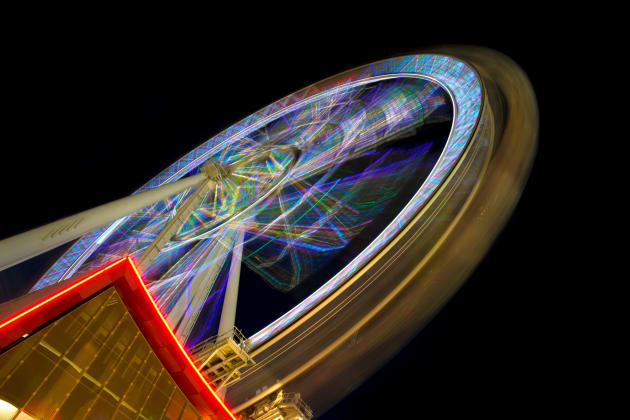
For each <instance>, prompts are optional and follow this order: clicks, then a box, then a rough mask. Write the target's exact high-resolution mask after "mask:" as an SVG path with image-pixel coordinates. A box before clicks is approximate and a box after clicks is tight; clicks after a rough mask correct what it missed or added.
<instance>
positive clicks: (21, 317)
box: [0, 257, 237, 420]
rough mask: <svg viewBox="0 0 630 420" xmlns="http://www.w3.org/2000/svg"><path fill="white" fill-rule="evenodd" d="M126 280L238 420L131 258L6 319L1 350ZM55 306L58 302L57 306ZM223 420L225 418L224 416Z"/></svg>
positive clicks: (204, 384) (1, 330)
mask: <svg viewBox="0 0 630 420" xmlns="http://www.w3.org/2000/svg"><path fill="white" fill-rule="evenodd" d="M125 261H127V262H128V263H129V267H131V270H125V271H124V272H121V273H120V274H121V276H120V277H116V276H113V275H112V276H110V278H108V279H103V278H102V275H104V274H105V273H106V272H110V271H111V270H113V269H114V268H115V267H117V266H120V267H121V268H122V267H123V266H122V265H121V263H123V262H125ZM130 272H133V273H135V276H132V275H125V273H130ZM108 274H109V273H108ZM99 279H101V280H106V281H105V282H104V283H103V284H102V285H99V283H98V282H97V280H99ZM123 279H127V280H131V281H132V282H133V283H134V284H133V285H131V286H135V288H137V289H138V290H141V291H142V295H143V297H142V298H141V299H139V301H137V302H135V303H136V304H138V305H141V306H142V307H143V308H144V309H145V310H147V309H148V310H153V311H154V315H157V317H156V318H157V319H159V320H161V323H162V324H163V325H162V326H163V327H164V328H165V329H166V331H168V333H169V336H168V337H165V339H166V340H165V341H168V342H170V343H171V344H172V343H175V344H176V346H175V347H176V349H178V350H179V351H180V352H181V355H182V356H184V360H185V363H187V364H188V371H190V369H192V371H193V372H195V374H196V377H197V378H198V379H199V380H200V382H199V385H200V386H202V387H204V388H205V389H206V390H208V391H210V394H211V395H212V397H213V398H214V399H215V400H216V402H217V403H218V406H217V407H220V408H222V409H223V410H224V412H225V414H227V416H228V417H229V418H230V419H232V420H237V418H236V417H235V416H234V415H233V414H232V412H231V411H230V409H229V408H228V407H227V406H226V405H225V403H224V402H223V400H222V399H221V398H220V397H219V396H218V395H217V394H216V393H215V392H214V389H212V387H211V386H210V384H209V383H208V381H207V380H206V378H205V377H204V376H203V375H202V374H201V372H200V371H199V370H198V369H197V366H196V365H195V363H194V362H193V361H192V359H191V358H190V356H189V355H188V353H187V352H186V350H185V349H184V347H183V346H182V345H181V343H180V342H179V340H178V339H177V337H176V336H175V333H173V330H172V329H171V328H170V326H169V325H168V322H167V321H166V319H165V318H164V316H163V315H162V313H161V312H160V310H159V308H158V307H157V305H156V304H155V301H154V300H153V298H152V297H151V294H150V293H149V291H148V290H147V288H146V286H145V285H144V282H143V281H142V276H140V273H139V272H138V270H137V268H136V266H135V265H134V263H133V260H132V259H131V257H124V258H121V259H119V260H117V261H115V262H113V263H111V264H109V265H108V266H106V267H104V268H102V269H100V270H98V271H97V272H95V273H92V274H90V275H88V276H87V277H85V278H83V279H80V280H78V281H76V282H74V283H72V284H71V285H69V286H68V287H66V288H64V289H63V290H60V291H59V292H57V293H55V294H53V295H52V296H49V297H47V298H45V299H44V300H42V301H41V302H38V303H36V304H34V305H32V306H30V307H28V308H27V309H25V310H23V311H21V312H20V313H18V314H17V315H14V316H12V317H11V318H9V319H7V320H5V321H4V322H2V323H1V324H0V333H3V334H0V348H2V347H3V346H6V345H9V344H11V343H12V342H14V341H16V340H17V339H19V338H20V337H21V335H22V333H24V332H28V333H30V332H31V331H33V330H34V329H36V328H38V327H40V326H41V325H43V324H45V323H46V322H48V321H49V320H50V319H51V318H53V317H55V316H57V315H60V314H62V313H64V312H65V311H67V310H68V309H70V308H71V307H73V306H74V305H76V304H77V303H81V302H82V301H84V300H85V299H86V298H88V297H89V296H91V295H93V294H94V293H97V292H98V291H100V290H102V289H103V288H105V287H107V286H109V285H111V284H112V282H116V284H119V283H121V281H122V283H125V282H124V280H123ZM93 282H96V283H95V284H96V285H99V287H98V289H94V290H93V291H90V290H89V289H88V290H87V296H86V295H81V291H83V292H84V293H85V292H86V290H84V289H85V288H86V287H88V286H90V285H91V284H92V283H93ZM127 284H128V283H127ZM79 288H81V289H79ZM117 289H118V287H117ZM73 290H74V291H76V292H77V294H74V295H69V293H70V292H72V291H73ZM118 291H119V293H120V289H118ZM64 296H65V297H67V298H68V299H61V298H63V297H64ZM121 297H125V296H121ZM124 300H125V299H123V301H124ZM147 302H150V307H149V308H147V307H146V306H147V305H146V303H147ZM55 303H57V305H55ZM129 310H130V312H132V310H131V308H129ZM42 311H44V314H43V315H44V316H46V317H47V318H45V319H44V318H43V317H39V318H38V315H41V312H42ZM132 317H133V314H132ZM135 321H136V323H139V322H140V323H142V320H141V319H135ZM8 327H11V328H8ZM138 327H140V324H138ZM141 330H142V328H141ZM158 330H159V329H156V330H154V331H151V332H152V333H153V334H154V336H155V334H157V333H159V331H158ZM162 334H163V332H162ZM145 338H148V337H145ZM158 358H159V357H158ZM170 373H171V374H173V372H170ZM184 393H186V392H184ZM191 402H193V401H192V400H191ZM204 404H205V403H204ZM193 405H196V404H194V403H193ZM212 410H216V408H213V409H212ZM202 411H203V410H202ZM216 414H220V413H216ZM222 417H224V416H222Z"/></svg>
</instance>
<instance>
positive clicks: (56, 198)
mask: <svg viewBox="0 0 630 420" xmlns="http://www.w3.org/2000/svg"><path fill="white" fill-rule="evenodd" d="M304 35H305V36H304V37H303V38H300V41H299V44H298V41H297V40H295V39H294V40H293V41H291V40H290V39H289V40H288V41H287V40H284V41H283V42H279V43H278V44H277V45H276V46H275V47H274V48H270V47H261V46H257V47H252V46H251V44H246V43H242V42H237V41H233V42H232V41H229V40H221V41H222V42H218V41H219V40H218V39H217V38H216V36H217V35H216V34H214V35H213V37H212V42H210V41H209V42H208V43H207V44H206V45H198V43H195V45H191V44H189V43H187V42H185V41H182V42H181V43H180V44H178V43H176V42H174V41H171V39H170V38H169V37H164V38H159V39H157V38H156V39H152V37H151V36H149V35H145V36H143V37H142V38H141V40H140V41H127V40H124V41H123V40H118V39H117V40H115V41H114V40H112V39H110V38H108V37H106V36H103V37H99V39H94V40H91V39H90V40H85V39H83V40H79V39H78V38H80V37H77V36H76V34H68V35H67V36H63V37H60V38H57V37H50V38H48V37H41V38H38V40H37V41H36V42H33V43H29V48H22V47H17V46H15V47H10V48H9V50H8V51H7V52H6V53H5V57H4V58H5V60H4V61H5V65H6V66H7V69H8V70H9V71H8V74H9V76H8V77H7V76H6V75H5V78H4V81H3V82H2V83H3V85H4V95H3V102H4V103H5V105H9V107H8V110H7V111H5V113H4V121H5V122H4V127H3V138H2V150H1V153H2V165H1V166H0V177H1V179H2V180H3V181H2V189H3V197H4V201H3V206H2V208H1V213H0V238H4V237H7V236H10V235H13V234H16V233H19V232H22V231H24V230H27V229H29V228H33V227H37V226H38V225H41V224H44V223H47V222H51V221H54V220H56V219H58V218H61V217H63V216H67V215H70V214H73V213H75V212H78V211H81V210H84V209H87V208H91V207H93V206H96V205H99V204H102V203H105V202H108V201H110V200H114V199H117V198H120V197H122V196H125V195H127V194H129V193H131V192H132V191H134V190H135V189H137V188H138V187H139V186H141V185H142V184H143V183H144V182H146V181H147V180H148V179H150V178H151V177H152V176H154V175H155V174H157V173H158V172H159V171H160V170H162V169H164V168H165V167H167V166H168V165H170V164H171V163H172V162H173V161H175V160H176V159H178V158H179V157H180V156H182V155H183V154H185V153H187V152H188V151H190V150H191V149H192V148H194V147H195V146H197V145H199V144H200V143H202V142H203V141H205V140H206V139H208V138H209V137H211V136H213V135H214V134H216V133H218V132H220V131H221V130H223V129H225V128H227V127H228V126H229V125H231V124H232V123H234V122H236V121H238V120H240V119H242V118H244V117H246V116H247V115H249V114H250V113H252V112H255V111H257V110H258V109H260V108H262V107H264V106H266V105H268V104H269V103H271V102H272V101H274V100H277V99H279V98H281V97H283V96H286V95H287V94H290V93H292V92H294V91H296V90H298V89H300V88H302V87H304V86H306V85H308V84H310V83H313V82H317V81H319V80H321V79H323V78H326V77H328V76H331V75H334V74H336V73H339V72H342V71H344V70H347V69H349V68H352V67H354V66H357V65H361V64H365V63H368V62H371V61H376V60H379V59H383V58H387V57H390V56H395V55H402V54H407V53H413V52H414V51H417V50H419V49H422V48H426V47H429V46H431V45H437V44H449V43H456V44H457V43H458V44H476V45H482V46H487V47H491V48H494V49H496V50H499V51H501V52H503V53H505V54H507V55H508V56H510V57H512V58H513V59H514V60H515V61H516V62H518V63H519V64H520V65H521V66H522V67H523V68H524V70H525V71H526V73H527V74H528V76H529V77H530V79H531V81H532V83H533V85H534V89H535V91H536V93H537V97H538V101H539V111H540V114H541V120H540V137H539V149H538V152H537V157H536V160H535V163H534V167H533V170H532V174H531V177H530V179H529V182H528V184H527V187H526V189H525V191H524V193H523V196H522V198H521V201H520V203H519V204H518V207H517V208H516V210H515V212H514V214H513V216H512V218H511V219H510V221H509V223H508V224H507V225H506V227H505V229H504V230H503V231H502V233H501V234H500V236H499V237H498V239H497V240H496V242H495V244H494V246H493V247H492V248H491V250H490V252H489V253H488V255H487V256H486V257H485V259H484V260H483V261H482V262H481V264H480V265H479V266H478V268H477V269H476V270H475V271H474V273H473V274H472V275H471V277H470V278H469V280H468V281H467V283H465V285H464V286H463V287H462V288H461V289H460V291H459V292H458V293H457V294H456V295H455V296H454V297H453V298H452V299H451V300H450V302H449V303H448V304H447V305H446V306H445V307H444V309H443V310H442V311H441V312H439V313H438V315H437V316H436V317H435V318H434V319H433V320H432V321H431V322H430V323H429V325H428V326H427V327H426V328H425V329H424V330H422V331H421V332H420V333H419V335H418V336H416V338H415V339H414V340H413V341H411V342H410V343H409V345H407V346H406V347H405V348H403V350H402V351H401V352H400V353H399V354H398V355H397V356H396V357H395V358H394V359H393V360H392V361H391V362H389V364H387V365H386V366H385V367H384V368H383V369H381V370H380V371H378V372H377V373H376V374H375V375H374V376H373V377H372V378H371V379H369V380H368V381H367V382H365V383H364V384H363V385H362V386H361V387H359V388H358V389H356V390H355V391H354V392H353V393H351V394H350V395H349V396H348V397H346V398H345V399H344V400H343V401H342V402H340V403H339V404H338V405H336V406H335V407H333V408H332V409H331V410H330V411H329V412H327V413H325V414H324V415H322V416H321V417H319V418H321V419H324V420H333V419H370V418H394V417H396V418H400V417H404V418H421V417H423V415H424V414H425V413H435V412H441V411H445V412H446V413H477V414H484V413H488V412H493V413H497V414H505V415H506V416H507V417H511V415H512V414H514V413H519V412H523V411H525V410H528V409H531V406H532V405H533V402H534V401H540V400H541V399H545V398H548V395H550V392H551V389H552V388H553V385H552V384H550V383H549V381H546V380H543V377H544V374H543V372H542V369H541V365H542V364H545V365H547V364H549V363H551V364H553V363H552V362H553V360H551V359H553V358H555V357H560V356H559V355H558V354H556V353H555V352H552V351H551V350H550V348H549V344H548V341H547V339H546V333H543V332H542V328H541V324H544V323H545V322H548V321H546V320H545V319H543V315H542V312H543V310H544V308H545V307H546V306H547V303H548V297H547V292H548V290H549V289H550V288H551V287H552V284H553V283H554V281H555V279H556V278H557V275H558V273H559V271H558V268H557V267H558V266H562V265H563V264H566V263H567V260H565V259H564V257H561V258H559V255H558V251H557V250H558V248H560V247H562V244H561V240H562V239H561V238H562V235H561V233H560V232H559V230H558V227H557V224H556V223H555V221H556V220H558V219H559V218H561V217H562V215H561V212H560V210H559V209H558V208H557V207H555V206H553V205H550V204H549V203H551V202H553V201H554V200H557V198H558V197H557V196H556V189H557V184H551V185H550V184H549V182H547V180H548V177H549V176H550V175H551V174H554V173H555V171H556V170H555V169H554V164H555V163H554V162H555V160H556V159H557V157H558V156H559V155H560V152H561V145H559V143H558V141H557V134H558V129H557V128H556V127H553V126H552V124H551V123H550V120H549V117H548V115H549V114H548V112H549V110H550V109H552V108H553V105H552V103H553V101H554V99H555V98H554V97H553V95H552V93H551V91H550V89H549V87H550V86H551V84H552V83H553V81H552V80H550V79H549V76H547V68H546V67H547V66H548V64H547V63H546V60H548V59H549V58H550V57H551V56H552V52H551V50H550V48H549V47H543V44H542V43H534V44H532V40H531V39H528V40H525V38H524V37H522V36H521V35H522V28H514V29H512V30H511V31H510V30H509V29H506V28H503V30H502V31H501V34H497V33H494V32H490V31H488V32H487V33H484V34H481V35H479V34H477V35H475V32H474V30H471V31H462V33H460V34H456V33H454V32H449V34H448V35H447V36H446V37H442V38H438V37H436V36H424V35H423V32H422V31H419V32H417V33H416V34H415V36H414V37H413V38H411V37H409V36H400V34H396V33H390V34H388V35H382V34H373V35H372V34H370V33H366V34H363V35H361V37H360V41H354V42H333V41H332V40H334V37H332V38H330V39H329V40H327V41H326V42H324V41H323V40H322V38H320V37H319V36H315V35H311V36H310V37H308V36H306V34H304ZM329 37H331V35H329ZM217 44H221V46H217ZM543 238H545V239H544V240H543ZM52 257H53V256H48V257H47V258H48V260H46V258H44V259H43V260H42V261H40V262H38V264H39V266H34V267H29V269H28V270H30V271H29V273H30V274H28V275H29V276H31V277H30V279H31V280H35V277H33V276H35V275H36V274H37V273H38V272H42V271H43V270H45V269H46V264H47V263H50V262H51V261H52ZM551 266H553V267H555V268H554V269H547V268H548V267H551ZM20 275H23V276H26V274H24V273H21V272H15V273H13V274H11V275H10V276H13V281H14V280H15V278H16V276H18V277H19V276H20ZM7 276H9V275H6V274H4V277H2V276H0V292H2V293H3V294H4V295H9V294H11V293H17V291H18V289H17V288H15V287H12V286H9V285H8V283H7V281H8V280H7V278H8V277H7ZM9 280H11V279H9ZM23 281H24V282H28V281H29V278H24V280H23ZM2 282H4V283H2ZM546 372H547V373H548V371H546ZM401 410H402V411H401ZM402 412H406V413H412V414H411V415H407V416H402V415H401V414H402ZM395 413H397V414H395Z"/></svg>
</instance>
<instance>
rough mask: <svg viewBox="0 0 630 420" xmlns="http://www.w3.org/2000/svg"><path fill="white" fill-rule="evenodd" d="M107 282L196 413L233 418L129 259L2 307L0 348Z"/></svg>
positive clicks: (70, 306) (85, 297) (67, 308)
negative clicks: (11, 310)
mask: <svg viewBox="0 0 630 420" xmlns="http://www.w3.org/2000/svg"><path fill="white" fill-rule="evenodd" d="M110 285H113V286H114V287H115V288H116V291H117V292H118V294H119V295H120V298H121V300H122V301H123V304H124V305H125V306H126V307H127V310H128V311H129V313H130V315H131V317H132V318H133V319H134V321H135V323H136V325H137V326H138V328H139V329H140V331H141V332H142V334H143V335H144V337H145V338H146V340H147V341H148V343H149V345H150V346H151V348H152V349H153V351H154V352H155V354H156V356H157V357H158V359H159V360H160V362H161V363H162V364H163V365H164V368H165V369H166V370H167V371H168V372H169V373H170V375H171V377H172V378H173V380H174V381H175V383H176V384H177V386H178V387H179V388H180V389H181V391H182V392H183V393H184V394H185V395H186V397H187V398H188V399H189V400H190V402H191V403H192V404H193V406H195V408H196V409H197V411H199V413H200V414H201V415H203V416H218V417H219V419H222V420H223V419H225V420H236V417H235V416H234V414H232V412H231V411H230V409H229V408H228V407H227V406H226V404H225V402H223V400H222V399H221V398H220V397H219V396H218V395H217V394H216V393H215V392H214V389H212V387H211V386H210V384H209V383H208V381H207V380H206V378H205V377H204V376H203V375H202V374H201V373H200V372H199V370H198V369H197V367H196V366H195V363H194V362H193V360H192V359H191V358H190V356H189V355H188V353H187V352H186V350H185V349H184V347H183V346H182V344H181V343H180V342H179V340H178V339H177V337H176V336H175V334H174V333H173V330H172V329H171V328H170V326H169V325H168V323H167V322H166V320H165V319H164V316H163V315H162V313H161V312H160V310H159V309H158V307H157V305H156V304H155V301H154V300H153V298H152V297H151V295H150V294H149V291H148V290H147V288H146V287H145V285H144V282H143V281H142V277H141V276H140V273H138V270H137V269H136V267H135V265H134V263H133V261H132V260H131V258H130V257H125V258H121V259H119V260H117V261H115V262H113V263H111V264H109V265H108V266H106V267H104V268H102V269H100V270H98V271H95V272H94V273H91V274H89V275H87V276H84V277H81V278H79V279H76V280H70V281H67V282H64V286H63V287H59V286H57V287H51V288H50V289H51V290H50V293H48V294H39V293H38V295H39V296H38V299H36V300H35V301H34V302H32V300H33V299H30V301H29V300H27V302H28V303H27V304H26V305H25V304H24V303H22V304H21V305H20V304H15V303H14V304H12V305H11V304H10V306H8V305H7V306H5V305H3V306H5V308H12V309H15V311H14V312H12V313H11V314H10V315H8V316H4V317H2V318H0V351H1V350H4V349H5V348H6V347H8V346H10V345H12V344H13V343H15V342H16V341H18V340H20V339H21V338H22V337H24V336H26V335H27V334H30V333H32V332H33V331H35V330H36V329H38V328H40V327H42V326H44V325H45V324H47V323H48V322H50V321H51V320H53V319H54V318H56V317H58V316H59V315H62V314H63V313H65V312H66V311H68V310H70V309H71V308H73V307H74V306H76V305H78V304H80V303H81V302H83V301H85V300H86V299H87V298H89V297H91V296H93V295H95V294H96V293H98V292H100V291H102V290H103V289H105V288H106V287H108V286H110ZM46 289H48V288H46ZM46 289H42V291H43V290H46ZM18 299H19V298H18ZM16 300H17V299H16ZM2 312H6V310H5V311H2ZM0 316H2V315H1V312H0Z"/></svg>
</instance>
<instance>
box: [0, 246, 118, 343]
mask: <svg viewBox="0 0 630 420" xmlns="http://www.w3.org/2000/svg"><path fill="white" fill-rule="evenodd" d="M123 261H125V258H121V259H120V260H118V261H115V262H113V263H111V264H110V265H108V266H106V267H105V268H102V269H100V270H99V271H97V272H96V273H92V274H90V275H89V276H87V277H86V278H84V279H81V280H79V281H77V282H76V283H73V284H72V285H70V286H68V287H67V288H65V289H63V290H61V291H60V292H58V293H55V294H54V295H52V296H50V297H48V298H46V299H44V300H43V301H41V302H39V303H37V304H35V305H33V306H31V307H30V308H28V309H26V310H24V311H22V312H20V313H19V314H17V315H15V316H14V317H12V318H9V319H8V320H6V321H5V322H3V323H2V324H0V330H2V329H3V328H4V327H6V326H7V325H9V324H12V323H14V322H15V321H17V320H18V319H20V318H23V317H24V316H26V315H28V314H30V313H31V312H33V311H35V310H36V309H38V308H41V307H42V306H44V305H46V304H47V303H49V302H51V301H53V300H56V299H59V298H60V297H61V296H63V295H65V294H66V293H68V292H70V291H72V290H74V289H76V288H77V287H79V286H81V285H83V284H85V283H86V282H88V281H89V280H91V279H93V278H94V277H97V276H98V275H100V274H103V273H104V272H105V271H107V270H109V269H111V268H113V267H115V266H117V265H118V264H120V263H122V262H123Z"/></svg>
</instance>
